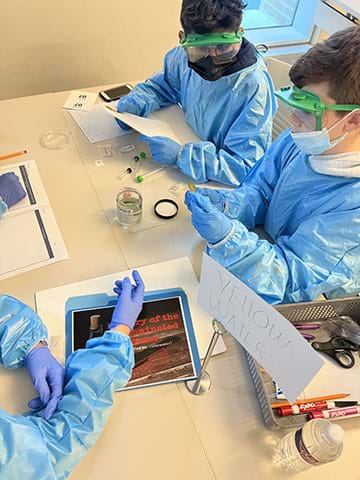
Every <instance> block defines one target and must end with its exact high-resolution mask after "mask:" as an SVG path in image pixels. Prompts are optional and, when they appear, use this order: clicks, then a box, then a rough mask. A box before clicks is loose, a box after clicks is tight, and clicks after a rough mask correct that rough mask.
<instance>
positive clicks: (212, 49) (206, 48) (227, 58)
mask: <svg viewBox="0 0 360 480" xmlns="http://www.w3.org/2000/svg"><path fill="white" fill-rule="evenodd" d="M243 35H244V31H243V29H242V28H241V29H239V30H238V31H236V32H215V33H204V34H197V33H190V34H186V33H184V32H180V45H181V46H182V47H184V48H185V50H186V53H187V55H188V58H189V61H190V62H199V61H201V60H203V59H205V58H207V57H211V58H212V59H213V61H214V63H216V64H219V65H221V64H226V63H229V62H232V61H233V60H234V58H235V57H236V55H237V54H238V53H239V51H240V48H241V44H242V38H243Z"/></svg>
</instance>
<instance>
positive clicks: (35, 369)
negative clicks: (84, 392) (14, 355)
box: [24, 345, 65, 420]
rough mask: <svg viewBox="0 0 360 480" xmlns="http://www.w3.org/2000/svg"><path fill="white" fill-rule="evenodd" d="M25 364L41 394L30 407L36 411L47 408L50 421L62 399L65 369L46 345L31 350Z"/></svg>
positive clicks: (32, 401) (46, 415) (30, 403)
mask: <svg viewBox="0 0 360 480" xmlns="http://www.w3.org/2000/svg"><path fill="white" fill-rule="evenodd" d="M24 364H25V366H26V368H27V370H28V372H29V376H30V378H31V381H32V383H33V385H34V387H35V389H36V391H37V392H38V394H39V397H38V398H34V399H33V400H31V401H30V402H29V403H28V405H29V407H30V408H32V409H34V410H38V409H40V408H45V414H44V417H45V419H46V420H49V419H50V418H51V417H52V415H53V414H54V412H55V410H56V407H57V405H58V403H59V400H60V399H61V397H62V393H63V388H64V382H65V369H64V368H63V367H62V366H61V365H60V363H59V362H58V361H57V360H56V359H55V358H54V357H53V356H52V354H51V352H50V350H49V349H48V347H46V346H45V345H44V346H42V347H35V348H33V349H32V350H30V352H29V353H28V354H27V356H26V358H25V363H24Z"/></svg>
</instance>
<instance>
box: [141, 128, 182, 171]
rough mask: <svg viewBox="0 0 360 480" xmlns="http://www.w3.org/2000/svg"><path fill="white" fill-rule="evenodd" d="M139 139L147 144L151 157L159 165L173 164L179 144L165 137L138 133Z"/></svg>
mask: <svg viewBox="0 0 360 480" xmlns="http://www.w3.org/2000/svg"><path fill="white" fill-rule="evenodd" d="M139 138H140V140H142V141H143V142H146V143H148V144H149V149H150V151H151V157H152V158H153V160H155V161H156V162H158V163H160V164H161V165H175V164H176V160H177V157H178V154H179V151H180V148H181V147H180V145H179V144H178V143H176V142H175V141H174V140H171V138H167V137H147V136H146V135H140V137H139Z"/></svg>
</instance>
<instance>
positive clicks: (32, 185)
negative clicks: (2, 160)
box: [0, 160, 68, 280]
mask: <svg viewBox="0 0 360 480" xmlns="http://www.w3.org/2000/svg"><path fill="white" fill-rule="evenodd" d="M6 172H14V173H16V175H17V176H18V177H19V179H20V182H21V183H22V185H23V187H24V189H25V191H26V194H27V195H26V197H25V198H24V199H23V200H22V201H21V202H19V203H18V204H16V205H14V206H13V207H11V208H10V209H9V210H8V211H7V212H6V213H5V215H4V216H3V218H2V219H1V220H0V280H2V279H5V278H8V277H12V276H14V275H18V274H19V273H23V272H26V271H28V270H33V269H35V268H39V267H42V266H44V265H48V264H50V263H54V262H58V261H60V260H64V259H66V258H68V254H67V251H66V247H65V244H64V241H63V239H62V236H61V233H60V230H59V227H58V225H57V222H56V219H55V217H54V213H53V211H52V209H51V207H50V205H49V200H48V197H47V195H46V192H45V189H44V186H43V184H42V181H41V178H40V174H39V171H38V169H37V167H36V163H35V162H34V161H33V160H31V161H27V162H22V163H18V164H15V165H8V166H6V167H3V168H0V175H1V174H3V173H6Z"/></svg>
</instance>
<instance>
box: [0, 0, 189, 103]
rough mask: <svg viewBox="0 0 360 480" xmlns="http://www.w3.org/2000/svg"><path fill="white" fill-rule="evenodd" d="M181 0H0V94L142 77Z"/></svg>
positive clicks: (166, 40) (161, 49) (173, 29)
mask: <svg viewBox="0 0 360 480" xmlns="http://www.w3.org/2000/svg"><path fill="white" fill-rule="evenodd" d="M180 6H181V0H104V1H100V0H87V1H85V0H61V1H59V0H57V1H55V0H48V1H44V0H0V39H1V41H0V65H1V66H0V99H5V98H13V97H19V96H25V95H33V94H37V93H45V92H50V91H59V90H68V89H76V88H80V87H88V86H94V85H101V84H107V83H117V82H125V81H127V80H133V79H142V78H144V77H145V76H148V75H149V74H150V73H152V72H154V71H156V70H157V69H159V68H161V63H162V57H163V55H164V53H165V52H166V51H167V50H168V49H169V48H171V47H172V46H174V45H176V43H177V32H178V29H179V13H180Z"/></svg>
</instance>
